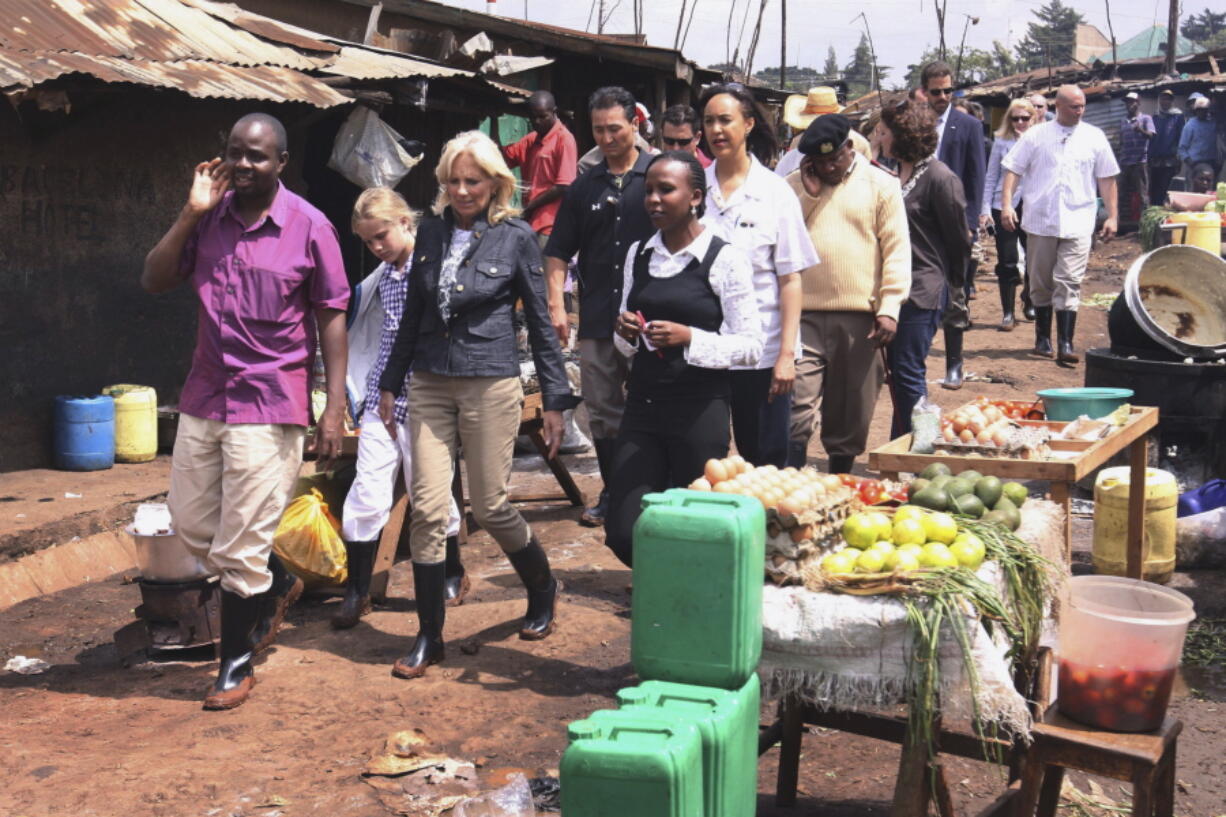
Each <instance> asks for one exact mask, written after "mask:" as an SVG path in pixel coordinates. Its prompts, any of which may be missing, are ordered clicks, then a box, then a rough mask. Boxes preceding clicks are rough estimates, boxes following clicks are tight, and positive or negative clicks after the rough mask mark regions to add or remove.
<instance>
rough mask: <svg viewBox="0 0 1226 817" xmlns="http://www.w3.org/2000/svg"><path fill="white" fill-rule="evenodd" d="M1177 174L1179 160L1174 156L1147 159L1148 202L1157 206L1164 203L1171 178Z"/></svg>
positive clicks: (1161, 205)
mask: <svg viewBox="0 0 1226 817" xmlns="http://www.w3.org/2000/svg"><path fill="white" fill-rule="evenodd" d="M1178 175H1179V160H1178V159H1176V158H1175V157H1173V156H1172V157H1169V158H1166V159H1150V160H1149V203H1150V204H1156V205H1158V206H1159V207H1163V206H1165V205H1166V194H1167V191H1169V190H1170V189H1171V179H1174V178H1175V177H1176V176H1178Z"/></svg>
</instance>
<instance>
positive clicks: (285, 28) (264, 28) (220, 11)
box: [180, 0, 341, 54]
mask: <svg viewBox="0 0 1226 817" xmlns="http://www.w3.org/2000/svg"><path fill="white" fill-rule="evenodd" d="M180 1H181V2H183V3H186V4H187V5H189V6H192V7H193V8H197V9H200V10H201V11H203V12H206V13H208V14H211V15H213V16H214V17H218V18H220V19H222V20H225V21H226V22H228V23H230V24H231V25H234V26H238V27H239V28H241V29H244V30H246V31H249V32H251V33H252V34H255V35H257V36H260V37H263V38H264V39H266V40H273V41H274V42H279V43H283V44H285V45H290V46H293V47H295V48H305V49H307V50H308V51H322V52H324V53H328V54H335V53H337V52H338V51H340V50H341V49H340V46H338V45H336V44H335V43H330V42H328V41H327V40H325V39H323V38H322V37H320V35H319V34H317V33H316V32H314V31H309V30H307V29H305V28H299V27H298V26H295V25H290V24H289V23H286V22H282V21H281V20H277V19H275V18H272V17H264V16H263V15H260V14H254V13H251V12H247V11H244V10H243V9H241V8H239V7H238V6H236V5H234V4H233V3H214V2H212V0H180Z"/></svg>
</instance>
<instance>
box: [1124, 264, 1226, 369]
mask: <svg viewBox="0 0 1226 817" xmlns="http://www.w3.org/2000/svg"><path fill="white" fill-rule="evenodd" d="M1124 299H1125V301H1126V303H1127V304H1128V310H1129V311H1130V312H1131V313H1132V315H1133V317H1134V318H1136V321H1137V323H1138V324H1139V325H1140V326H1141V328H1142V329H1144V330H1145V333H1146V334H1148V335H1149V336H1150V337H1151V338H1153V339H1154V340H1155V341H1156V342H1158V343H1160V344H1161V345H1162V346H1164V347H1166V348H1167V349H1170V350H1171V351H1172V352H1174V353H1175V354H1177V355H1179V356H1180V357H1191V358H1201V359H1204V358H1213V357H1221V356H1223V355H1226V261H1223V260H1222V259H1221V258H1219V257H1218V256H1215V255H1214V254H1213V253H1211V252H1207V251H1205V250H1202V249H1201V248H1199V247H1193V246H1190V245H1187V244H1172V245H1170V246H1167V247H1159V248H1158V249H1156V250H1153V251H1151V252H1148V253H1146V254H1145V255H1142V256H1141V257H1140V258H1138V259H1137V260H1136V261H1134V262H1133V264H1132V266H1131V267H1130V268H1129V269H1128V275H1127V276H1126V277H1125V278H1124Z"/></svg>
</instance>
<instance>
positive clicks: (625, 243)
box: [545, 87, 654, 526]
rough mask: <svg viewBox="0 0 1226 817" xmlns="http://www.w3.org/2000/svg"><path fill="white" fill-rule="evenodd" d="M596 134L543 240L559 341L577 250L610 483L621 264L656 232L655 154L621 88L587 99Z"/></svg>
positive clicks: (590, 378) (619, 373) (592, 515)
mask: <svg viewBox="0 0 1226 817" xmlns="http://www.w3.org/2000/svg"><path fill="white" fill-rule="evenodd" d="M588 109H589V110H590V112H591V118H592V136H593V137H595V139H596V145H597V147H599V148H600V152H601V154H602V155H603V159H601V161H600V162H599V164H597V165H596V166H595V167H593V168H591V169H590V170H588V171H587V172H585V173H584V174H583V175H581V176H580V177H579V178H578V179H576V180H575V181H574V183H572V184H571V185H570V187H568V188H567V190H566V197H565V198H564V199H563V200H562V207H561V209H559V210H558V217H557V221H555V222H554V226H553V233H552V234H551V235H550V237H549V243H548V244H546V245H545V272H546V276H547V281H548V285H549V316H550V320H551V321H552V323H553V328H554V331H556V332H557V333H558V339H559V340H560V341H561V342H562V343H563V344H565V343H566V341H567V336H568V335H569V333H570V327H569V324H568V323H567V318H566V307H565V306H564V304H563V298H562V288H563V285H564V284H565V282H566V268H567V263H568V262H569V260H570V259H571V258H572V257H573V256H574V255H575V254H576V253H578V254H579V269H578V275H577V279H578V284H579V366H580V373H581V375H582V379H583V399H584V404H585V405H586V406H587V410H588V417H589V419H590V425H591V432H592V441H593V443H594V444H595V446H596V460H597V463H598V464H599V466H600V476H601V479H602V480H604V482H605V485H606V486H607V484H608V474H609V468H610V467H611V466H612V463H613V447H614V444H615V441H616V439H617V429H618V426H620V425H621V417H622V409H623V407H624V406H625V402H626V397H625V382H626V375H627V374H628V372H629V361H628V360H627V359H626V357H625V356H624V355H622V354H621V353H620V352H618V351H617V349H616V348H615V347H614V345H613V324H614V321H615V319H616V317H617V314H618V311H619V310H620V308H621V300H622V265H623V263H624V262H625V260H626V252H627V251H628V250H629V249H630V245H631V244H633V243H634V242H635V241H642V240H646V239H647V238H648V237H650V236H651V234H652V233H653V232H654V229H653V228H652V226H651V221H650V219H648V217H647V208H646V207H645V206H644V204H643V198H644V195H645V193H644V187H643V182H644V179H645V178H646V175H647V165H648V163H649V162H650V161H651V156H650V155H649V154H648V153H646V152H644V151H640V150H639V149H638V148H637V147H636V146H635V139H634V137H635V135H636V134H637V133H638V129H637V127H636V126H635V110H634V97H633V96H632V95H631V94H630V92H629V91H627V90H626V89H624V88H617V87H609V88H601V89H599V90H598V91H596V92H595V93H594V94H592V97H591V100H590V101H589V103H588ZM607 500H608V491H607V488H606V489H602V490H601V492H600V500H599V501H598V502H597V504H596V505H595V506H594V507H592V508H588V509H586V510H585V511H584V512H583V516H582V518H581V519H580V521H581V522H582V523H584V524H586V525H589V526H598V525H601V524H603V523H604V513H605V505H606V503H607Z"/></svg>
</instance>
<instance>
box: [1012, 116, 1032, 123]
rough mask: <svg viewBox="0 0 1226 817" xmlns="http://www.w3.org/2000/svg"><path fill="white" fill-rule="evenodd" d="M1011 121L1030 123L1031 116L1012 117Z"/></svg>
mask: <svg viewBox="0 0 1226 817" xmlns="http://www.w3.org/2000/svg"><path fill="white" fill-rule="evenodd" d="M1009 119H1011V120H1012V121H1014V122H1029V121H1030V116H1029V115H1027V116H1011V117H1009Z"/></svg>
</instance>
